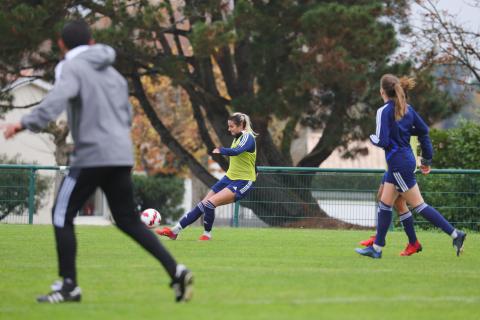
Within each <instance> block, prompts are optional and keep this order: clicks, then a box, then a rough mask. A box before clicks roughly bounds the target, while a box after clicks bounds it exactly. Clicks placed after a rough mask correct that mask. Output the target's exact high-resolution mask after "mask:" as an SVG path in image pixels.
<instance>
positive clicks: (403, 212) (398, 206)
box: [393, 195, 422, 256]
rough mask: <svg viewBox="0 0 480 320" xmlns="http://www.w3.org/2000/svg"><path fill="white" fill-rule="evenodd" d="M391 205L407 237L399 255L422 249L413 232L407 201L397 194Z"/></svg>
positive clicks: (409, 254)
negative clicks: (406, 242)
mask: <svg viewBox="0 0 480 320" xmlns="http://www.w3.org/2000/svg"><path fill="white" fill-rule="evenodd" d="M393 207H394V208H395V210H396V211H397V213H398V219H399V220H400V223H401V224H402V226H403V230H404V231H405V234H406V235H407V237H408V244H407V246H406V248H405V249H404V250H403V251H402V252H400V255H401V256H411V255H412V254H415V253H417V252H420V251H422V245H421V244H420V242H419V241H418V239H417V234H416V232H415V226H414V219H413V215H412V213H411V212H410V209H409V208H408V206H407V202H406V201H405V199H404V198H403V197H402V196H401V195H399V196H398V197H397V199H396V200H395V203H394V205H393Z"/></svg>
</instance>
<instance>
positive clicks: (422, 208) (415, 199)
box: [402, 184, 466, 256]
mask: <svg viewBox="0 0 480 320" xmlns="http://www.w3.org/2000/svg"><path fill="white" fill-rule="evenodd" d="M402 197H403V198H405V200H406V201H407V202H408V204H410V206H412V207H413V208H414V209H413V210H414V211H415V212H416V213H419V214H421V215H422V216H423V217H424V218H425V219H427V220H428V221H429V222H430V223H432V224H433V225H434V226H436V227H438V228H440V229H442V230H443V232H445V233H446V234H448V235H450V237H452V239H453V245H454V247H455V248H456V251H457V256H458V255H460V252H461V251H462V250H463V243H464V241H465V238H466V234H465V233H464V232H462V231H460V230H457V229H455V228H454V227H453V226H452V225H451V224H450V222H448V220H447V219H445V217H444V216H442V215H441V214H440V212H438V211H437V210H436V209H435V208H433V207H432V206H430V205H428V204H426V203H425V201H424V200H423V197H422V195H421V193H420V189H419V187H418V185H417V184H415V185H414V186H413V187H412V188H410V189H408V190H407V191H405V192H403V193H402Z"/></svg>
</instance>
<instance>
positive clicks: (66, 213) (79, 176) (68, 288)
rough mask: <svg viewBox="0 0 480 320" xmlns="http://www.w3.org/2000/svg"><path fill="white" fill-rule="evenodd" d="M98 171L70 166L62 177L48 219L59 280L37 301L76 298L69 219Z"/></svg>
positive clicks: (78, 294)
mask: <svg viewBox="0 0 480 320" xmlns="http://www.w3.org/2000/svg"><path fill="white" fill-rule="evenodd" d="M97 178H98V175H97V174H96V173H95V170H94V169H79V168H72V169H70V170H69V172H68V175H67V176H66V177H65V178H64V179H63V181H62V184H61V186H60V188H59V191H58V194H57V197H56V200H55V205H54V207H53V209H52V222H53V226H54V232H55V242H56V249H57V256H58V270H59V275H60V277H62V284H61V285H57V286H52V289H53V292H51V293H50V294H47V295H44V296H40V297H38V298H37V301H38V302H46V303H60V302H68V301H80V299H81V292H80V288H79V287H78V286H77V271H76V262H75V260H76V255H77V242H76V238H75V233H74V226H73V219H74V218H75V216H76V214H77V212H78V211H79V210H80V208H81V207H82V205H83V204H84V203H85V201H86V200H87V199H88V197H90V196H91V195H92V193H93V192H94V191H95V189H96V187H97V183H98V181H97Z"/></svg>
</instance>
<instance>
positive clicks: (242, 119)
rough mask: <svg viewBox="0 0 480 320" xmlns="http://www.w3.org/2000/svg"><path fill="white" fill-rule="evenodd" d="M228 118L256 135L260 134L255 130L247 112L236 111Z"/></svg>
mask: <svg viewBox="0 0 480 320" xmlns="http://www.w3.org/2000/svg"><path fill="white" fill-rule="evenodd" d="M228 120H230V121H233V123H235V124H236V125H237V126H240V125H241V126H242V127H243V129H244V130H246V131H247V132H249V133H251V134H252V135H253V136H254V137H256V136H258V133H256V132H255V131H253V128H252V122H251V121H250V117H249V116H248V115H246V114H245V113H241V112H235V113H234V114H232V115H231V116H230V117H229V118H228Z"/></svg>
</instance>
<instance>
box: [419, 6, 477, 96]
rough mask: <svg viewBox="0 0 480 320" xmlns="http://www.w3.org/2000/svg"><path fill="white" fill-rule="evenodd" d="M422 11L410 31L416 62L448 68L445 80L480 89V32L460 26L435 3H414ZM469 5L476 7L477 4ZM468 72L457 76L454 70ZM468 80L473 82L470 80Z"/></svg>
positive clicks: (457, 21)
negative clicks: (411, 31)
mask: <svg viewBox="0 0 480 320" xmlns="http://www.w3.org/2000/svg"><path fill="white" fill-rule="evenodd" d="M415 3H416V4H417V5H418V6H419V7H420V8H421V9H422V15H423V21H422V22H423V23H422V25H421V26H419V27H417V28H416V29H414V30H413V31H414V34H415V35H416V37H415V38H414V42H415V46H414V48H415V49H416V51H417V54H418V55H419V61H421V62H422V64H424V65H439V64H440V65H444V66H450V67H452V68H451V69H450V70H451V72H450V73H448V74H447V75H446V78H447V80H452V79H453V80H456V81H460V82H462V83H466V84H472V85H474V86H475V87H477V88H479V87H480V64H479V61H480V31H479V30H477V31H474V30H472V29H471V28H469V27H467V26H465V25H464V24H462V23H461V22H460V21H459V19H458V17H457V16H455V15H453V14H450V13H448V12H447V11H445V10H440V9H439V8H438V1H435V0H415ZM470 5H471V6H472V7H474V8H477V9H478V8H480V1H478V0H477V1H472V2H471V3H470ZM458 66H461V67H463V68H464V69H466V70H468V74H467V75H463V74H460V75H459V74H458V71H457V67H458ZM472 77H473V78H474V79H475V80H476V81H474V82H472V81H471V79H472Z"/></svg>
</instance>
